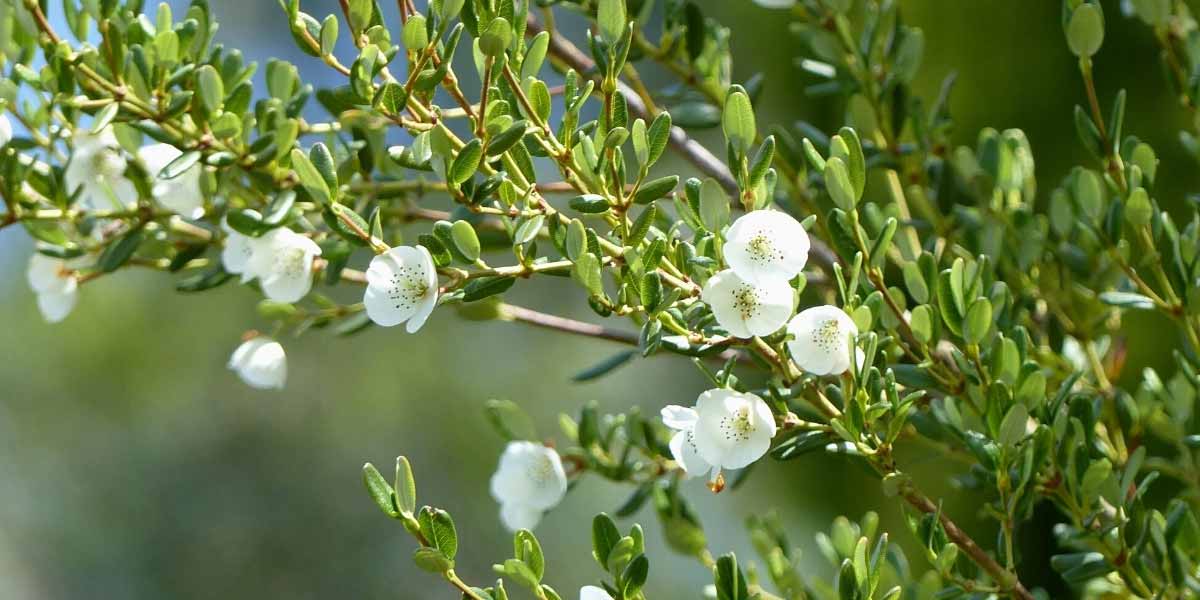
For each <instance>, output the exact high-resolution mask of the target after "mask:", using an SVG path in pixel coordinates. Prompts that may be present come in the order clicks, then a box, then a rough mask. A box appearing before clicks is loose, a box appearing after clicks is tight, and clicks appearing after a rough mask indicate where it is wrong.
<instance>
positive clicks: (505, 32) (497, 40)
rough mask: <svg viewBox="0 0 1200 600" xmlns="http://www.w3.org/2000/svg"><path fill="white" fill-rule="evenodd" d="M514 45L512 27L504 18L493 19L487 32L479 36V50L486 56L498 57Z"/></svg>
mask: <svg viewBox="0 0 1200 600" xmlns="http://www.w3.org/2000/svg"><path fill="white" fill-rule="evenodd" d="M511 43H512V25H510V24H509V23H508V20H506V19H504V18H503V17H497V18H495V19H492V22H491V23H489V24H488V27H487V30H486V31H484V32H483V34H482V35H481V36H479V50H480V51H482V52H483V54H484V56H491V57H493V58H494V57H497V56H500V55H501V54H503V53H504V51H505V50H507V49H508V45H509V44H511Z"/></svg>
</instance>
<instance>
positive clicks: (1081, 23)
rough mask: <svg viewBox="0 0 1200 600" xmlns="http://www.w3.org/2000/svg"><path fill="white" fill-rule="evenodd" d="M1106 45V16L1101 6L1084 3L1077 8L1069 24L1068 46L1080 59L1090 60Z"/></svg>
mask: <svg viewBox="0 0 1200 600" xmlns="http://www.w3.org/2000/svg"><path fill="white" fill-rule="evenodd" d="M1103 43H1104V14H1103V13H1101V12H1100V6H1099V5H1098V4H1094V3H1091V2H1084V3H1083V4H1080V5H1079V6H1077V7H1075V12H1073V13H1071V20H1070V22H1068V23H1067V46H1069V47H1070V48H1071V53H1073V54H1074V55H1075V56H1078V57H1080V58H1090V57H1091V56H1092V55H1094V54H1096V52H1097V51H1098V50H1100V45H1101V44H1103Z"/></svg>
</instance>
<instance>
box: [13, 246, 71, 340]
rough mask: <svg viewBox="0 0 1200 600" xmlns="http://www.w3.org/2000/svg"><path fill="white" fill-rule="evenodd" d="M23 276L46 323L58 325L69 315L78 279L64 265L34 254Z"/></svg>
mask: <svg viewBox="0 0 1200 600" xmlns="http://www.w3.org/2000/svg"><path fill="white" fill-rule="evenodd" d="M25 274H26V277H27V278H28V280H29V287H31V288H33V291H34V293H36V294H37V304H38V310H40V311H41V312H42V317H43V318H44V319H46V322H47V323H58V322H59V321H62V320H63V319H65V318H67V315H69V314H71V309H72V308H75V301H76V299H77V297H78V294H79V279H78V278H77V277H76V275H75V271H74V269H72V268H71V265H69V264H68V263H67V261H65V260H62V259H60V258H52V257H49V256H46V255H44V254H41V253H38V252H34V253H33V256H31V257H30V258H29V269H28V270H27V271H26V272H25Z"/></svg>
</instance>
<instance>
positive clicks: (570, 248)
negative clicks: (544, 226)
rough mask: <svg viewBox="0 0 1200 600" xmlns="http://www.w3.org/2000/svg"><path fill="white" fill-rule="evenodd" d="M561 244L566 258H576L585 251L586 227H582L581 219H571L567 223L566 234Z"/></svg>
mask: <svg viewBox="0 0 1200 600" xmlns="http://www.w3.org/2000/svg"><path fill="white" fill-rule="evenodd" d="M563 245H564V246H565V248H566V255H567V258H568V259H570V260H573V261H574V260H578V259H579V257H580V255H582V254H583V253H584V252H587V228H586V227H584V225H583V221H580V220H579V219H571V222H570V223H568V224H567V235H566V238H565V239H564V242H563Z"/></svg>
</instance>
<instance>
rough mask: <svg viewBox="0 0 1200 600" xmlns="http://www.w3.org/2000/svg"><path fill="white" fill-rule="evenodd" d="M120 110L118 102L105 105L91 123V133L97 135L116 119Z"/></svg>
mask: <svg viewBox="0 0 1200 600" xmlns="http://www.w3.org/2000/svg"><path fill="white" fill-rule="evenodd" d="M120 110H121V105H120V103H118V102H110V103H109V104H106V105H105V106H104V108H101V109H100V111H99V112H97V113H96V118H95V119H94V120H93V121H92V133H97V132H99V131H102V130H103V129H104V128H105V127H108V125H109V124H110V123H112V122H113V119H114V118H116V116H117V113H118V112H120Z"/></svg>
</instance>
